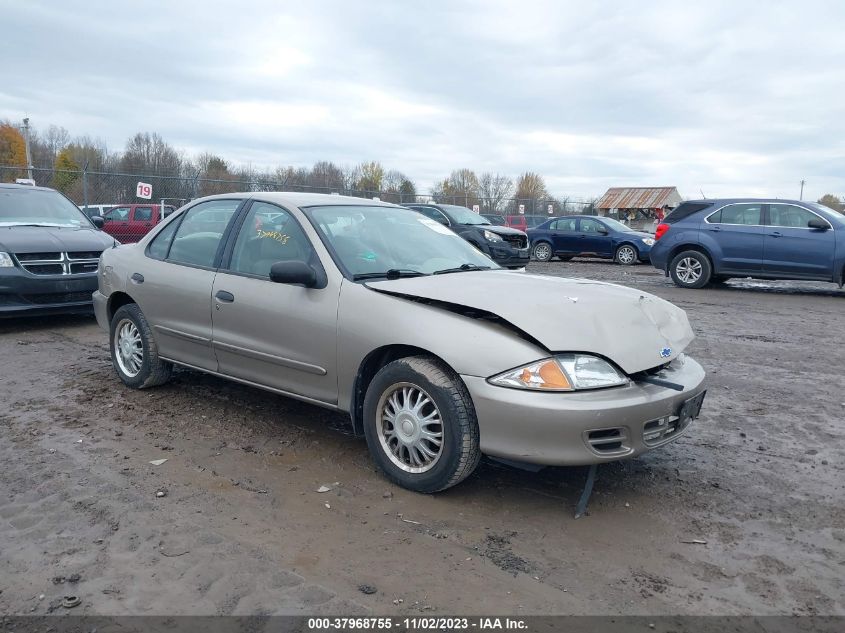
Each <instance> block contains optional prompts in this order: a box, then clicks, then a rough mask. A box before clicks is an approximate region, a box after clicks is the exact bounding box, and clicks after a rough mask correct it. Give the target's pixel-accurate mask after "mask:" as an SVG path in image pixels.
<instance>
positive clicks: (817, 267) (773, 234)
mask: <svg viewBox="0 0 845 633" xmlns="http://www.w3.org/2000/svg"><path fill="white" fill-rule="evenodd" d="M765 211H766V233H765V235H764V238H763V272H764V273H768V274H772V275H785V276H789V277H808V278H813V279H823V280H826V281H827V280H831V279H833V255H834V247H835V246H836V244H835V240H836V237H835V234H834V232H833V227H832V226H830V223H829V222H828V221H827V220H825V219H824V218H822V217H820V216H818V215H816V214H815V213H813V212H812V211H810V210H809V209H805V208H804V207H799V206H798V205H794V204H786V203H772V204H768V205H766V209H765ZM810 220H821V221H823V222H824V223H825V224H827V226H828V227H829V228H828V229H826V230H822V229H814V228H810V227H809V226H808V225H807V223H808V222H809V221H810Z"/></svg>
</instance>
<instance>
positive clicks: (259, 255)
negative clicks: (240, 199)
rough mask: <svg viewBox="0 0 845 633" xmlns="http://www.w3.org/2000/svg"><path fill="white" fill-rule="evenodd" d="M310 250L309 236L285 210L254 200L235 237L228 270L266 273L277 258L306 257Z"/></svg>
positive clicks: (282, 259) (299, 258)
mask: <svg viewBox="0 0 845 633" xmlns="http://www.w3.org/2000/svg"><path fill="white" fill-rule="evenodd" d="M311 252H312V251H311V242H310V241H309V240H308V236H306V235H305V233H304V232H303V231H302V227H300V226H299V223H298V222H297V221H296V219H295V218H294V217H293V216H292V215H291V214H290V213H289V212H288V211H286V210H285V209H282V208H281V207H277V206H275V205H272V204H269V203H267V202H255V203H253V205H252V208H250V210H249V213H248V214H247V216H246V219H245V220H244V223H243V226H241V230H240V232H239V233H238V238H237V239H236V240H235V248H234V249H233V251H232V262H231V264H230V265H229V270H231V271H232V272H238V273H247V274H250V275H261V276H263V277H269V276H270V267H271V266H272V265H273V264H275V263H276V262H285V261H308V260H309V259H310V257H311Z"/></svg>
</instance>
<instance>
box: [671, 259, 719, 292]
mask: <svg viewBox="0 0 845 633" xmlns="http://www.w3.org/2000/svg"><path fill="white" fill-rule="evenodd" d="M669 274H670V275H671V276H672V281H674V282H675V285H676V286H678V287H679V288H703V287H704V286H706V285H707V284H708V283H710V278H711V277H712V276H713V267H712V266H711V264H710V260H709V259H708V257H707V255H705V254H704V253H702V252H700V251H683V252H681V253H678V254H677V255H676V256H675V257H674V259H672V263H671V264H669Z"/></svg>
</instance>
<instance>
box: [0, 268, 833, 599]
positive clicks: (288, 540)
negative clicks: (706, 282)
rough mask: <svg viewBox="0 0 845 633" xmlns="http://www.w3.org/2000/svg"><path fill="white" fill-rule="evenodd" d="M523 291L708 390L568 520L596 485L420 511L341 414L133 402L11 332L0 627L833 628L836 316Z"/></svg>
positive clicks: (501, 483) (78, 348)
mask: <svg viewBox="0 0 845 633" xmlns="http://www.w3.org/2000/svg"><path fill="white" fill-rule="evenodd" d="M529 272H540V273H544V274H553V275H565V276H578V277H590V278H597V279H605V280H611V281H616V282H619V283H623V284H626V285H631V286H635V287H637V288H641V289H644V290H646V291H649V292H652V293H655V294H657V295H659V296H661V297H664V298H666V299H669V300H671V301H673V302H675V303H676V304H678V305H679V306H681V307H682V308H684V309H685V310H687V312H688V314H689V317H690V321H691V322H692V324H693V327H694V329H695V331H696V333H697V335H698V338H697V339H696V340H695V341H694V342H693V344H692V346H691V348H690V349H689V350H688V351H689V353H690V355H692V356H694V357H695V358H696V359H698V360H699V361H700V362H701V363H702V364H703V365H704V366H705V368H706V369H707V371H708V373H709V392H708V396H707V399H706V401H705V404H704V410H703V414H702V417H701V418H700V419H699V420H698V421H697V423H696V424H695V425H694V426H693V427H692V428H690V430H689V431H688V432H687V434H686V435H685V436H684V437H682V438H681V439H679V440H678V441H677V442H676V443H674V444H671V445H669V446H667V447H664V448H662V449H659V450H656V451H653V452H651V453H650V454H648V455H646V456H644V457H642V458H640V459H637V460H633V461H625V462H619V463H616V464H610V465H605V466H602V467H601V468H600V469H599V471H598V478H597V481H596V487H595V492H594V494H593V498H592V501H591V503H590V512H589V515H588V516H586V517H583V518H581V519H578V520H575V519H574V518H573V509H574V506H575V503H576V501H577V499H578V496H579V494H580V492H581V488H582V486H583V484H584V480H585V475H586V469H585V468H572V469H564V468H558V469H546V470H543V471H541V472H538V473H531V472H526V471H522V470H517V469H514V468H511V467H507V466H504V465H501V464H498V463H496V462H493V461H487V460H485V461H484V462H483V463H482V465H481V467H480V468H479V469H478V470H477V472H476V473H475V474H474V475H473V476H472V477H470V478H469V479H468V480H467V481H466V482H464V483H463V484H461V485H460V486H458V487H457V488H454V489H452V490H449V491H447V492H445V493H441V494H438V495H434V496H424V495H418V494H414V493H411V492H408V491H405V490H403V489H400V488H396V487H394V486H392V485H391V484H389V483H388V482H386V481H385V480H384V479H383V478H382V477H381V476H380V475H379V474H378V473H377V472H376V471H375V470H374V467H373V464H372V462H371V461H370V458H369V456H368V453H367V447H366V444H365V442H364V440H363V439H360V438H356V437H353V436H352V435H350V434H349V432H348V431H347V429H346V428H345V426H344V424H345V420H344V419H343V418H342V417H341V416H338V415H337V414H334V413H331V412H327V411H325V410H322V409H319V408H316V407H312V406H309V405H305V404H302V403H299V402H296V401H293V400H289V399H285V398H282V397H278V396H275V395H272V394H269V393H266V392H263V391H259V390H255V389H250V388H248V387H244V386H240V385H236V384H233V383H228V382H225V381H223V380H219V379H216V378H213V377H209V376H206V375H203V374H200V373H196V372H192V371H187V370H184V371H179V372H178V373H177V375H176V377H175V380H174V381H173V382H172V383H170V384H168V385H166V386H164V387H161V388H158V389H153V390H148V391H140V392H139V391H130V390H128V389H126V388H124V387H123V386H122V384H121V383H120V382H119V380H118V379H117V377H116V376H115V374H114V372H113V371H112V369H111V366H110V362H109V357H108V346H107V341H106V337H105V335H104V333H103V332H101V331H100V330H99V329H98V328H97V325H96V323H95V322H94V320H93V318H87V317H55V318H41V319H35V320H12V321H2V322H0V361H2V362H0V525H1V526H2V529H0V613H5V614H29V613H36V614H44V613H49V612H63V609H62V607H61V606H59V605H60V601H61V598H62V596H66V595H76V596H78V597H79V598H81V601H82V602H81V604H80V605H79V606H78V607H75V609H74V611H73V612H75V613H86V614H110V615H111V614H129V613H131V614H271V613H335V614H344V615H351V614H366V613H371V614H396V615H399V614H414V615H417V614H450V613H451V614H454V613H462V614H526V615H527V614H541V613H542V614H635V615H636V614H648V615H658V614H755V615H762V614H825V615H828V614H839V615H842V614H845V489H844V488H843V486H845V476H843V464H845V442H844V441H843V439H845V424H843V415H845V378H843V370H845V327H843V326H845V317H843V313H845V292H843V291H841V290H838V289H836V287H835V286H833V285H825V284H802V283H786V282H778V283H762V282H750V281H732V282H729V283H728V284H727V285H726V286H723V287H719V288H713V289H707V290H701V291H684V290H680V289H677V288H675V287H674V286H672V285H671V284H670V283H669V282H668V281H667V280H666V279H664V278H663V277H662V276H661V275H660V274H659V273H658V272H657V271H655V270H654V269H653V268H651V267H650V266H642V265H641V266H635V267H632V268H629V269H623V268H621V267H619V266H614V265H611V264H609V263H605V262H598V261H580V262H578V261H576V262H570V263H562V262H552V263H548V264H543V265H540V264H532V265H531V266H530V267H529ZM527 307H528V306H527ZM155 459H167V461H166V462H165V463H164V464H162V465H160V466H153V465H151V464H149V462H150V461H151V460H155ZM324 484H325V485H327V486H328V487H330V488H331V490H330V491H329V492H324V493H318V492H316V491H317V489H318V488H319V487H320V486H321V485H324ZM159 491H161V492H163V493H165V496H157V492H159ZM699 541H704V542H703V543H702V542H699Z"/></svg>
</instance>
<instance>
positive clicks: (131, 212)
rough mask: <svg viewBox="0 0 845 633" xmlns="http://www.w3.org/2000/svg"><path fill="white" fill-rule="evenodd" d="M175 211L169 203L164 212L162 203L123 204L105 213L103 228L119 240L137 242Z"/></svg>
mask: <svg viewBox="0 0 845 633" xmlns="http://www.w3.org/2000/svg"><path fill="white" fill-rule="evenodd" d="M173 211H175V207H171V206H170V205H167V204H166V205H164V214H162V213H161V205H160V204H123V205H120V206H117V207H113V208H111V209H109V210H108V211H106V212H105V213H103V222H104V224H103V230H104V231H105V232H106V233H108V234H109V235H111V236H112V237H114V238H115V239H116V240H117V241H118V242H121V243H124V244H126V243H132V242H137V241H138V240H140V239H141V238H142V237H144V236H145V235H146V234H147V233H149V232H150V230H151V229H152V228H153V227H154V226H155V225H156V224H158V223H159V222H161V221H162V220H163V219H164V218H166V217H167V216H168V215H170V214H171V213H172V212H173Z"/></svg>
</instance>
